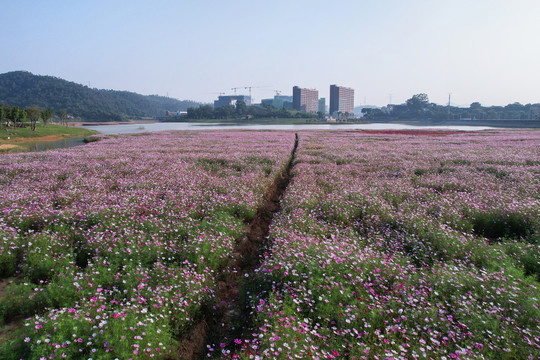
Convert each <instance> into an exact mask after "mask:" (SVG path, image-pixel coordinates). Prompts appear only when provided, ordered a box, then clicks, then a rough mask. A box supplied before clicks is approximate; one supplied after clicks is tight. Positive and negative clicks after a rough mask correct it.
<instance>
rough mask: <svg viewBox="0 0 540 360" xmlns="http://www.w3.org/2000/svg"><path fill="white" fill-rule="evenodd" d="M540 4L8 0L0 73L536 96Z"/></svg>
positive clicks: (372, 98)
mask: <svg viewBox="0 0 540 360" xmlns="http://www.w3.org/2000/svg"><path fill="white" fill-rule="evenodd" d="M539 35H540V1H539V0H513V1H508V0H446V1H442V0H408V1H405V0H332V1H327V0H325V1H322V0H272V1H266V0H261V1H255V0H250V1H247V0H229V1H223V0H184V1H179V0H152V1H150V0H148V1H143V0H128V1H125V0H106V1H105V0H92V1H89V0H87V1H73V0H48V1H43V0H18V1H2V10H1V12H0V40H1V42H0V43H1V44H2V52H1V53H0V73H5V72H9V71H16V70H24V71H29V72H31V73H34V74H37V75H50V76H55V77H59V78H62V79H65V80H68V81H73V82H76V83H80V84H84V85H87V86H89V87H92V88H98V89H113V90H127V91H133V92H137V93H140V94H145V95H151V94H156V95H163V96H169V97H173V98H177V99H180V100H195V101H201V102H212V101H213V100H214V99H216V98H217V96H218V95H219V93H222V92H223V93H226V94H233V93H234V91H233V90H232V88H235V87H239V88H240V89H238V90H237V92H238V94H241V93H242V94H248V91H249V90H247V89H244V88H245V87H252V96H253V98H254V100H255V102H259V101H260V100H261V99H262V98H271V97H272V96H273V95H274V91H275V90H279V91H281V93H282V94H283V95H291V94H292V87H293V86H295V85H298V86H300V87H304V88H315V89H318V90H319V96H320V97H326V98H327V102H328V96H329V87H330V85H331V84H337V85H341V86H347V87H352V88H354V90H355V105H356V106H359V105H364V104H367V105H377V106H383V105H386V104H388V103H389V102H392V103H396V104H399V103H403V102H405V101H406V100H407V99H408V98H410V97H412V95H414V94H418V93H426V94H427V95H428V97H429V100H430V101H431V102H435V103H437V104H447V103H448V98H449V94H451V103H452V105H458V106H468V105H470V103H472V102H474V101H479V102H480V103H481V104H482V105H485V106H491V105H506V104H509V103H514V102H520V103H522V104H527V103H540V45H539V40H538V36H539Z"/></svg>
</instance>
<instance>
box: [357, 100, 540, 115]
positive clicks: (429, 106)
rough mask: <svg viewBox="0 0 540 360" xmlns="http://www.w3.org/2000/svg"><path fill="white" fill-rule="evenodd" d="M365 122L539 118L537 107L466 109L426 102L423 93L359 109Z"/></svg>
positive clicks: (476, 105) (476, 106) (515, 105)
mask: <svg viewBox="0 0 540 360" xmlns="http://www.w3.org/2000/svg"><path fill="white" fill-rule="evenodd" d="M362 113H363V114H364V118H365V119H368V120H369V119H373V120H375V119H388V120H392V119H420V120H464V119H467V120H535V119H540V104H526V105H522V104H520V103H518V102H516V103H513V104H508V105H506V106H489V107H486V106H482V105H481V104H480V103H479V102H473V103H472V104H471V105H470V106H469V107H468V108H462V107H457V106H449V105H447V106H445V105H437V104H434V103H430V102H429V98H428V96H427V95H426V94H424V93H421V94H416V95H413V96H412V97H411V98H410V99H408V100H407V101H406V102H405V104H399V105H388V106H386V107H384V108H381V109H368V108H364V109H362Z"/></svg>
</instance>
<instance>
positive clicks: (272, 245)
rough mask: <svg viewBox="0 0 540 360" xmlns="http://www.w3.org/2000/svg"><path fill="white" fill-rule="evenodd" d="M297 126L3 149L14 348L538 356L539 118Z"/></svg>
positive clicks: (100, 353)
mask: <svg viewBox="0 0 540 360" xmlns="http://www.w3.org/2000/svg"><path fill="white" fill-rule="evenodd" d="M297 134H298V142H297V143H295V138H296V137H295V133H293V132H287V131H278V132H274V131H199V132H196V131H182V132H162V133H152V134H148V133H142V134H132V135H102V136H100V137H99V138H100V140H99V141H96V142H92V143H90V144H88V145H85V146H81V147H77V148H72V149H63V150H55V151H46V152H40V153H25V154H5V155H2V156H1V157H0V242H1V244H0V278H1V281H0V323H2V324H3V325H4V327H3V330H0V343H1V346H0V358H2V359H19V358H23V359H41V358H46V359H50V358H53V357H54V358H62V357H67V358H69V359H88V358H93V359H100V358H104V359H109V358H110V359H115V358H119V359H129V358H133V359H135V358H138V359H139V358H140V359H150V358H157V359H171V358H188V359H195V358H202V357H210V358H224V359H225V358H231V359H232V358H241V359H274V358H275V359H290V358H300V359H306V358H314V359H329V358H346V359H372V358H373V359H375V358H379V359H383V358H395V359H414V358H418V359H422V358H447V359H452V358H461V359H535V358H537V357H538V356H539V355H540V309H539V303H540V288H539V286H540V282H539V281H540V243H539V242H540V160H539V159H540V132H538V131H490V132H457V131H453V132H449V131H448V132H446V131H394V130H392V131H388V130H384V131H345V130H343V131H299V132H297ZM295 144H297V145H295ZM268 225H269V228H267V229H266V230H265V229H264V227H265V226H266V227H268Z"/></svg>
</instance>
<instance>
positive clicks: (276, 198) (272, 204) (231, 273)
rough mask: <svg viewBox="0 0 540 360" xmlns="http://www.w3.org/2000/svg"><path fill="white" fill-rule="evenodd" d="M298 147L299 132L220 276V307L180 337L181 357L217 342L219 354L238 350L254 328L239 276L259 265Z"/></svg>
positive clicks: (199, 353) (189, 356)
mask: <svg viewBox="0 0 540 360" xmlns="http://www.w3.org/2000/svg"><path fill="white" fill-rule="evenodd" d="M297 148H298V134H295V142H294V147H293V149H292V151H291V156H290V158H289V161H288V162H287V165H286V168H285V170H284V171H282V173H281V174H280V176H278V177H277V178H276V179H275V180H274V182H273V183H272V185H271V186H270V187H269V188H268V190H267V192H266V194H265V195H264V203H263V205H262V206H261V207H260V208H259V209H258V210H257V214H256V216H255V219H254V220H253V221H252V222H251V223H250V224H249V225H248V231H247V234H246V236H245V237H244V238H243V239H242V240H241V241H239V242H238V244H237V245H236V249H235V251H234V252H233V256H232V257H231V259H230V261H229V263H228V264H227V266H225V268H224V270H223V271H222V272H221V274H220V275H219V277H218V289H217V292H216V307H215V308H214V309H207V311H205V316H204V318H203V319H201V320H200V321H199V322H198V323H197V324H196V325H195V326H194V327H193V328H192V331H190V333H189V334H188V335H187V336H185V337H184V338H182V339H180V349H179V352H178V358H179V359H199V358H202V357H203V356H204V355H205V354H206V352H207V351H208V349H207V347H206V345H207V344H209V345H212V344H215V345H214V352H217V353H220V351H221V350H222V346H224V348H225V349H228V350H231V352H234V350H235V348H236V345H235V343H234V340H235V339H238V338H241V337H242V330H243V329H248V328H249V327H250V322H251V316H250V315H249V312H248V311H247V310H246V309H242V308H241V307H240V299H241V295H242V294H241V293H240V289H239V279H242V278H243V277H246V276H247V277H249V276H250V275H251V274H252V273H253V271H254V270H255V269H256V268H257V267H258V266H259V263H260V257H259V250H260V248H261V245H263V242H264V241H265V240H266V239H267V237H268V233H269V228H270V224H271V222H272V219H273V217H274V214H275V213H276V212H277V211H279V209H280V200H281V197H282V195H283V193H284V192H285V190H286V189H287V186H288V185H289V182H290V180H291V170H292V167H293V164H294V160H295V156H296V150H297ZM221 344H223V345H221ZM216 355H217V354H216Z"/></svg>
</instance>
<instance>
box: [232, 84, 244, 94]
mask: <svg viewBox="0 0 540 360" xmlns="http://www.w3.org/2000/svg"><path fill="white" fill-rule="evenodd" d="M241 88H244V89H246V88H245V87H243V86H237V87H233V88H231V90H233V91H234V95H236V90H238V89H241Z"/></svg>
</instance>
